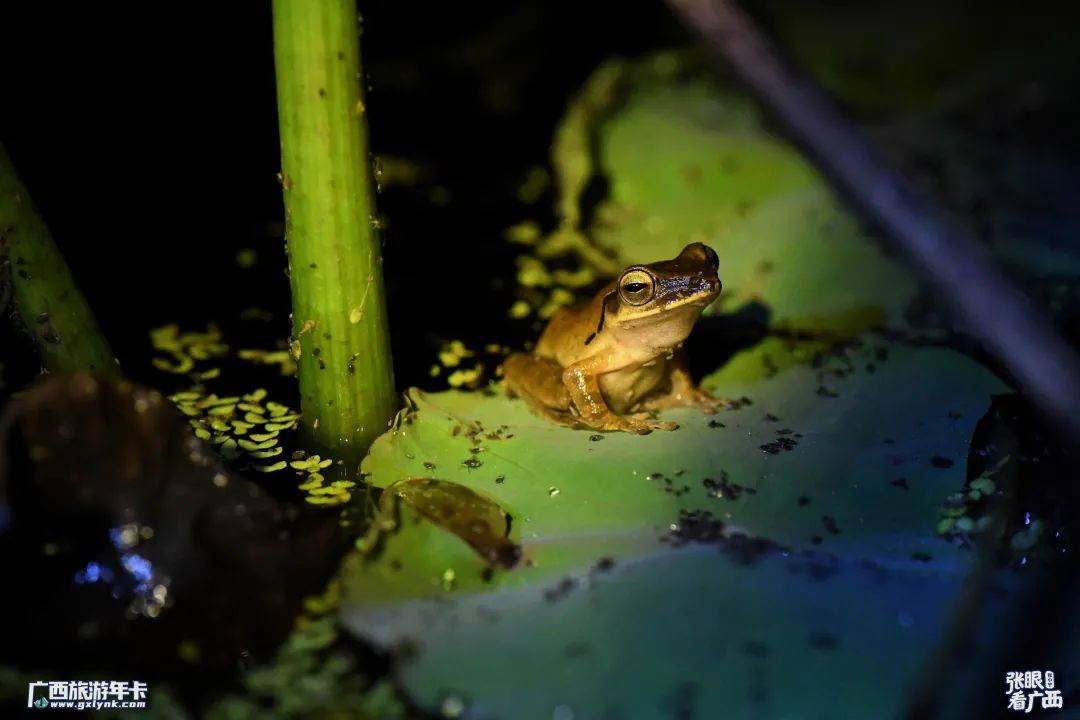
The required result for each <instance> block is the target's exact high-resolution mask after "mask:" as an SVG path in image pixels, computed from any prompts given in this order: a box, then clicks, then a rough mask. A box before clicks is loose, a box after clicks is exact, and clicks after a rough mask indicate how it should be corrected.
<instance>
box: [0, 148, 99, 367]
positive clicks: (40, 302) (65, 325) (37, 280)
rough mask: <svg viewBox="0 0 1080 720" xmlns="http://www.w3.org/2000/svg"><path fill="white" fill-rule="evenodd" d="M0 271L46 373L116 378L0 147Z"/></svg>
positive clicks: (95, 329)
mask: <svg viewBox="0 0 1080 720" xmlns="http://www.w3.org/2000/svg"><path fill="white" fill-rule="evenodd" d="M0 271H3V272H5V273H6V274H9V276H10V281H11V295H12V298H13V299H14V302H15V310H16V312H17V313H18V315H19V317H20V318H21V319H22V323H23V325H24V326H25V328H26V330H27V332H28V333H29V334H30V336H31V337H32V338H33V339H34V343H35V344H36V346H37V349H38V352H39V354H40V355H41V361H42V363H43V365H44V367H45V369H46V370H48V371H49V372H53V373H66V372H75V371H77V370H91V371H93V372H96V373H99V374H101V375H104V376H107V377H119V376H120V367H119V365H117V364H116V359H115V357H114V356H113V353H112V350H110V349H109V343H108V342H106V340H105V337H104V336H103V335H102V334H101V330H99V329H98V325H97V321H96V320H95V319H94V315H93V313H91V312H90V306H89V305H87V304H86V300H85V299H84V298H83V296H82V295H81V294H80V293H79V289H78V288H77V287H76V286H75V280H74V279H73V278H72V277H71V271H70V270H69V269H68V266H67V263H66V262H64V257H63V255H61V254H60V250H59V249H58V248H57V247H56V243H54V242H53V238H52V235H51V234H50V233H49V229H48V228H47V227H46V226H45V222H44V221H43V220H42V219H41V216H40V215H39V214H38V213H37V210H36V209H35V208H34V204H33V202H31V200H30V194H29V193H28V192H27V191H26V187H25V186H24V185H23V184H22V182H21V181H20V180H19V177H18V175H17V174H16V173H15V167H14V165H12V163H11V158H10V157H8V154H7V151H6V150H5V149H4V147H3V146H2V145H0ZM4 281H5V280H4V279H3V278H0V283H2V282H4Z"/></svg>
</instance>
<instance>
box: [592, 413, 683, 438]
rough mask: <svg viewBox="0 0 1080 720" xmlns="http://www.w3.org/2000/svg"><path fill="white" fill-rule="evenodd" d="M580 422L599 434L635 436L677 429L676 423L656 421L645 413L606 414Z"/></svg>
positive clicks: (649, 414)
mask: <svg viewBox="0 0 1080 720" xmlns="http://www.w3.org/2000/svg"><path fill="white" fill-rule="evenodd" d="M582 420H583V423H584V424H585V425H586V426H588V427H590V428H592V429H593V430H599V431H601V432H628V433H635V434H637V435H648V434H649V433H651V432H652V431H653V430H676V429H678V427H679V425H678V423H673V422H668V421H663V420H656V419H655V418H654V417H653V415H652V413H647V412H640V413H634V414H632V415H616V414H615V413H608V414H606V415H602V416H598V417H594V418H590V419H588V420H586V419H584V418H583V419H582Z"/></svg>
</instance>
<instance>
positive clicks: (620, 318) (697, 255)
mask: <svg viewBox="0 0 1080 720" xmlns="http://www.w3.org/2000/svg"><path fill="white" fill-rule="evenodd" d="M719 266H720V261H719V258H718V257H717V254H716V251H714V250H713V249H712V248H710V247H709V246H708V245H705V244H703V243H700V242H694V243H690V244H689V245H687V246H686V247H684V248H683V249H682V251H681V252H680V253H679V254H678V255H677V256H676V257H675V258H673V259H671V260H663V261H660V262H654V263H650V264H647V265H631V266H629V267H627V268H625V269H624V270H623V271H622V272H621V273H619V275H618V277H617V278H616V279H615V280H613V281H611V282H609V283H608V284H607V285H605V286H604V287H603V288H602V289H601V290H600V291H599V292H598V293H597V294H596V295H595V296H594V297H593V298H592V299H591V300H590V301H589V302H587V303H586V304H584V305H582V306H579V307H565V308H561V309H560V310H559V311H558V312H556V314H555V315H554V316H552V317H551V319H550V320H549V321H548V324H547V325H546V327H545V328H544V330H543V332H542V333H541V335H540V339H539V340H538V341H537V343H536V346H535V348H534V349H533V350H532V352H529V353H514V354H512V355H510V356H508V357H507V359H506V360H505V361H504V363H503V366H502V372H503V387H504V390H505V392H506V393H507V394H508V395H509V396H511V397H518V398H521V399H522V400H523V401H524V402H525V404H526V405H527V406H528V407H529V409H530V410H532V411H533V412H534V413H535V414H536V415H538V416H540V417H542V418H545V419H547V420H549V421H551V422H553V423H556V424H558V425H563V426H566V427H572V428H579V429H589V430H593V431H600V432H628V433H638V434H648V433H650V432H652V431H653V430H674V429H676V428H677V427H678V425H677V424H676V423H674V422H670V421H662V420H657V419H656V413H658V412H660V411H662V410H666V409H669V408H675V407H696V408H700V409H702V410H704V411H705V412H707V413H716V412H717V411H718V410H719V409H720V408H721V407H722V406H724V405H725V401H724V400H723V399H720V398H715V397H713V396H712V395H710V394H709V393H708V392H706V391H705V390H703V389H701V388H699V387H698V386H697V385H695V383H694V381H693V379H692V378H691V376H690V373H689V370H688V368H687V363H686V353H685V350H684V348H683V343H684V342H685V340H686V339H687V337H688V336H689V335H690V332H691V330H692V329H693V328H694V325H695V323H697V321H698V319H699V318H700V317H701V314H702V312H703V311H704V310H705V308H706V307H708V306H709V305H710V304H711V303H712V302H713V301H714V300H715V299H716V298H717V296H719V294H720V291H721V289H722V286H721V283H720V276H719V274H718V270H719Z"/></svg>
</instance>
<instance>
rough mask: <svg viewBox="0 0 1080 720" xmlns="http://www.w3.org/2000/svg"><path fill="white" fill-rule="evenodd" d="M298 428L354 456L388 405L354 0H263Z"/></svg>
mask: <svg viewBox="0 0 1080 720" xmlns="http://www.w3.org/2000/svg"><path fill="white" fill-rule="evenodd" d="M273 13H274V58H275V64H276V69H277V91H278V120H279V124H280V129H281V165H282V175H281V183H282V187H283V189H284V195H285V236H286V241H287V244H288V251H289V270H290V278H291V283H292V305H293V320H292V323H293V335H292V347H293V354H294V356H295V355H297V353H299V357H298V364H299V376H300V394H301V407H302V411H303V417H304V419H303V428H304V431H305V433H306V434H307V436H308V439H309V440H310V441H312V442H314V443H315V444H316V445H318V446H321V447H322V448H325V449H326V450H329V451H331V452H332V453H334V454H335V455H336V456H337V457H341V458H344V459H355V458H358V457H359V456H360V455H362V454H363V452H365V451H366V450H367V447H368V446H369V445H370V444H371V442H372V441H373V440H374V439H375V438H376V437H377V436H378V435H380V434H381V433H382V432H384V431H385V430H386V428H387V425H388V423H389V421H390V420H391V418H392V416H393V413H394V410H395V404H396V396H395V393H394V380H393V365H392V362H391V358H390V341H389V330H388V327H387V321H386V301H385V298H384V293H383V279H382V255H381V253H380V250H379V234H378V229H377V222H376V217H377V216H376V212H375V193H374V187H373V184H374V183H373V179H372V173H371V161H370V158H369V153H368V139H367V124H366V120H365V111H364V103H363V91H362V89H361V78H362V75H361V68H360V42H359V36H360V29H359V25H358V20H357V11H356V6H355V2H354V0H274V3H273Z"/></svg>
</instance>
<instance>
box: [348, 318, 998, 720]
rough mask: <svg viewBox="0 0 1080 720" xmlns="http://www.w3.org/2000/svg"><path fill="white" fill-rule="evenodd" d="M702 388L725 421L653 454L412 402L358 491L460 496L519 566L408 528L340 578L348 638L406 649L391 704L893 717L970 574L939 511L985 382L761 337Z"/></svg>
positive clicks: (628, 439)
mask: <svg viewBox="0 0 1080 720" xmlns="http://www.w3.org/2000/svg"><path fill="white" fill-rule="evenodd" d="M706 385H708V386H709V387H711V388H713V389H714V391H716V392H718V393H722V394H724V395H727V396H728V397H730V398H733V399H737V400H738V402H736V403H735V405H737V409H734V410H729V411H725V412H722V413H720V414H718V415H715V416H707V415H703V414H701V413H700V412H698V411H693V410H682V411H672V412H669V413H666V414H665V416H666V417H668V418H669V419H673V420H676V421H677V422H679V423H680V425H681V428H680V429H679V430H677V431H674V432H670V433H661V432H657V433H653V434H652V435H648V436H632V435H626V434H603V435H596V434H592V433H589V432H585V431H575V430H570V429H567V428H561V427H555V426H552V425H549V424H547V423H545V422H544V421H542V420H540V419H538V418H535V417H534V416H533V415H531V414H530V413H529V412H528V410H527V409H526V408H525V407H524V405H523V404H522V403H521V402H519V401H516V400H509V399H507V398H505V397H502V396H499V395H485V394H482V393H461V392H455V391H451V392H445V393H435V394H425V393H420V392H418V391H412V392H411V393H410V397H411V400H412V405H413V406H412V407H411V408H410V410H408V411H407V412H406V413H404V414H403V415H402V417H401V418H400V422H399V424H398V426H397V427H396V428H395V429H394V430H393V431H392V432H390V433H388V434H386V435H384V436H382V437H381V438H379V440H378V441H376V443H375V445H374V446H373V448H372V450H371V452H370V454H369V455H368V457H367V458H366V459H365V461H364V466H363V469H364V471H365V472H367V473H370V481H371V482H372V483H373V484H375V485H376V486H379V487H388V486H390V485H392V484H394V483H396V482H398V481H400V480H402V479H403V478H407V477H436V478H439V479H440V480H442V481H445V482H452V483H458V484H460V485H463V486H465V487H467V488H469V489H471V490H473V491H474V492H476V493H478V494H480V495H482V496H483V497H485V498H487V499H489V500H491V501H493V502H495V503H497V504H498V505H499V506H501V508H502V509H503V510H504V511H505V512H506V513H507V514H508V515H509V518H510V538H511V539H512V540H513V541H514V542H516V543H519V544H520V546H521V548H522V553H523V560H522V562H521V563H519V564H518V566H517V568H516V569H513V570H496V569H493V568H491V567H489V566H488V564H487V563H485V561H484V560H483V559H482V558H481V556H480V555H478V554H477V553H476V552H474V551H473V550H472V549H470V547H469V545H468V544H467V543H466V542H465V541H464V540H462V539H460V538H458V537H456V536H455V535H453V534H452V533H450V532H447V531H446V530H445V529H443V528H441V527H438V526H436V525H434V524H432V523H430V522H427V521H425V520H424V519H423V518H422V517H421V516H420V515H418V514H415V513H414V514H411V515H410V514H409V513H408V512H407V511H406V512H404V513H403V516H404V517H403V522H402V524H401V527H400V529H399V530H398V531H397V532H396V533H395V534H393V535H390V536H389V537H387V538H386V539H385V543H384V547H383V549H382V552H381V553H380V554H378V555H375V556H374V557H372V556H365V555H361V554H359V553H358V554H357V555H356V556H354V557H352V558H350V560H349V561H348V562H347V563H346V566H345V569H344V571H343V573H342V583H343V595H342V597H343V620H344V622H345V624H346V626H347V627H348V628H350V629H351V630H352V631H353V632H354V633H356V634H358V635H360V636H362V637H364V638H366V639H368V640H371V641H374V642H376V643H378V644H381V645H383V646H385V647H394V646H397V645H398V644H399V643H401V642H404V641H407V642H409V643H410V644H413V645H415V647H416V648H417V650H416V655H415V657H414V658H413V659H412V660H411V662H410V663H409V664H408V665H407V666H405V667H404V668H403V669H402V680H403V682H404V683H405V685H406V687H407V689H408V690H409V691H410V692H411V694H412V695H413V696H414V697H415V698H416V699H417V700H418V701H419V702H420V703H421V704H423V705H426V706H430V707H433V708H434V707H438V706H439V705H440V703H442V702H443V701H444V700H445V697H446V695H447V694H454V695H456V696H458V697H459V698H461V699H463V700H464V701H465V703H466V705H467V710H466V715H465V716H466V717H489V716H501V717H550V716H551V715H552V712H553V711H554V709H555V708H556V707H557V706H559V705H567V707H568V708H569V709H570V710H571V711H572V712H573V713H574V716H576V717H601V716H609V715H610V716H630V715H632V716H634V717H670V716H672V714H673V711H672V707H673V706H680V704H682V705H686V704H687V703H689V704H690V705H692V707H693V708H694V709H695V710H696V711H698V712H700V713H701V714H702V716H706V717H713V716H724V717H761V716H762V714H761V713H762V708H763V707H765V708H766V709H767V711H768V714H770V715H777V716H779V715H783V714H784V712H785V711H789V710H791V709H792V708H796V707H797V708H800V709H801V713H802V714H801V715H799V716H800V717H816V716H820V715H821V714H822V713H832V714H834V715H838V716H845V717H861V716H880V715H885V716H887V715H890V714H893V713H894V711H895V710H896V708H898V707H899V705H898V703H899V702H900V699H901V697H902V694H903V692H904V690H905V689H906V687H907V684H908V683H909V682H910V681H911V680H912V677H913V672H914V668H915V667H916V663H917V661H918V660H919V659H920V658H922V657H923V656H924V654H925V653H926V652H927V650H928V648H929V647H930V646H931V644H932V642H933V640H934V639H935V638H936V637H937V634H938V632H939V631H940V628H941V623H942V622H943V619H944V617H945V613H946V611H947V608H948V605H949V601H950V600H951V599H952V598H953V597H954V596H955V594H956V593H957V591H958V588H959V586H960V581H961V579H962V578H963V575H964V573H965V572H966V570H967V569H968V567H969V565H970V562H971V556H970V553H968V552H966V551H964V550H961V549H959V548H957V547H955V546H953V545H951V544H949V543H947V542H945V541H944V540H942V539H940V538H939V537H938V536H937V535H936V534H935V529H934V525H935V522H936V519H937V515H936V512H937V507H938V506H939V504H940V502H941V500H942V498H943V497H944V496H945V495H947V494H948V493H950V492H952V491H954V490H955V489H956V488H959V487H961V486H962V484H963V482H964V478H965V461H966V457H967V452H968V445H969V443H970V440H971V434H972V430H973V428H974V425H975V423H976V422H977V421H978V419H979V418H980V417H981V416H982V414H983V413H984V412H985V411H986V409H987V407H988V406H989V402H990V397H991V395H992V394H993V393H995V392H999V391H1002V390H1003V389H1004V386H1003V385H1002V384H1001V382H1000V381H999V380H997V379H996V378H995V377H994V376H992V375H991V374H990V373H989V372H987V371H986V370H985V369H983V368H982V367H981V366H979V365H977V364H976V363H974V362H973V361H971V360H970V359H968V358H966V357H964V356H962V355H960V354H958V353H955V352H953V351H950V350H945V349H936V348H913V347H908V346H903V345H898V344H894V343H891V342H889V341H885V340H878V339H874V338H871V339H868V340H866V341H865V342H864V343H862V344H857V345H852V346H848V347H846V348H843V349H829V348H826V347H824V346H822V345H821V344H790V343H786V342H782V341H780V340H767V341H765V342H763V343H761V344H759V345H758V346H756V347H755V348H753V349H751V350H748V351H746V352H744V353H742V354H740V355H738V356H736V357H735V358H733V359H732V361H731V362H729V363H728V364H727V365H725V366H724V368H722V369H721V370H720V371H718V372H716V373H714V374H713V375H711V376H710V377H709V378H708V379H707V381H706ZM899 478H904V480H905V482H904V483H898V482H896V481H897V480H898V479H899ZM469 648H472V649H471V650H470V649H469ZM807 652H811V653H815V655H814V657H815V660H816V659H818V657H819V656H820V662H815V663H808V662H807ZM808 664H809V665H811V667H809V669H808V667H807V666H808ZM841 676H842V677H845V678H849V680H847V679H846V680H845V686H847V687H849V689H850V692H845V693H844V694H843V695H842V696H841V695H837V694H835V693H834V692H831V691H830V688H831V689H832V690H833V691H834V690H835V678H837V677H841ZM849 683H850V684H849ZM815 684H816V685H815ZM761 685H767V687H764V688H763V687H759V686H761ZM815 687H816V688H817V689H816V690H815V689H814V688H815ZM883 687H886V688H887V690H884V691H883V690H882V688H883ZM605 688H607V689H606V690H605ZM616 688H618V690H617V691H616ZM759 691H760V692H759ZM763 702H764V703H768V704H767V705H764V706H763V705H762V704H761V703H763ZM673 704H674V705H673ZM815 713H816V714H815Z"/></svg>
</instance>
